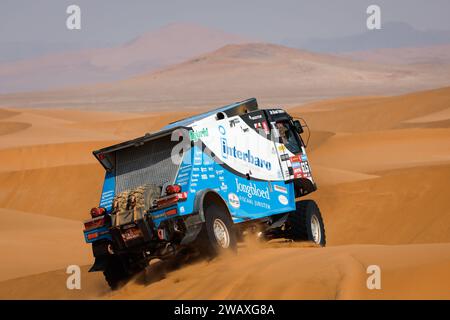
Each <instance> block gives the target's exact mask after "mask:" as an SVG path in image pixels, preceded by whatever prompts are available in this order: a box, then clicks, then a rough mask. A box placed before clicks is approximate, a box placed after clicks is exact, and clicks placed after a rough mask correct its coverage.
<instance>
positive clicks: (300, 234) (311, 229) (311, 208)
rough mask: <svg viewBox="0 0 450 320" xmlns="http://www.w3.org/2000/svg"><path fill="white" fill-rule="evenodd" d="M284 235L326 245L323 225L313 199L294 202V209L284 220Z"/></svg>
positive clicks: (296, 239) (295, 239) (297, 239)
mask: <svg viewBox="0 0 450 320" xmlns="http://www.w3.org/2000/svg"><path fill="white" fill-rule="evenodd" d="M285 236H286V238H288V239H292V240H294V241H312V242H314V243H315V244H317V245H320V246H322V247H324V246H325V245H326V237H325V226H324V223H323V219H322V215H321V214H320V210H319V207H318V206H317V204H316V202H315V201H313V200H303V201H299V202H297V203H296V211H295V212H292V213H290V214H289V216H288V219H287V221H286V230H285Z"/></svg>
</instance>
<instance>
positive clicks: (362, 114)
mask: <svg viewBox="0 0 450 320" xmlns="http://www.w3.org/2000/svg"><path fill="white" fill-rule="evenodd" d="M449 104H450V88H449V87H445V88H440V89H436V90H430V91H424V92H415V93H411V94H406V95H400V96H394V97H385V98H380V97H376V98H370V99H354V98H352V99H340V100H329V101H324V102H319V103H311V104H307V105H304V106H302V107H300V108H291V109H290V110H291V112H292V114H293V115H299V116H302V117H303V118H305V120H307V122H308V124H309V126H310V127H311V128H314V130H325V131H326V130H328V131H332V132H358V131H378V130H384V129H394V128H400V127H402V126H403V122H404V121H406V120H410V119H414V118H417V117H422V116H425V115H429V114H431V113H435V112H439V111H443V110H446V109H448V106H449ZM316 106H319V107H320V108H322V109H321V110H324V108H325V110H324V111H321V112H315V111H313V110H314V109H315V107H316ZM327 108H328V110H327Z"/></svg>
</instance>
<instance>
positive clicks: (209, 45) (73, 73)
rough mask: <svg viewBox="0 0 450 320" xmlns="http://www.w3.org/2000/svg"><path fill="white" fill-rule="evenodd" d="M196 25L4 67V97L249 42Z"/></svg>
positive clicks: (116, 75) (0, 77)
mask: <svg viewBox="0 0 450 320" xmlns="http://www.w3.org/2000/svg"><path fill="white" fill-rule="evenodd" d="M248 41H249V40H248V39H245V38H243V37H240V36H237V35H232V34H227V33H225V32H222V31H218V30H213V29H209V28H206V27H202V26H199V25H196V24H192V23H191V24H190V23H174V24H170V25H168V26H165V27H163V28H161V29H157V30H154V31H150V32H147V33H144V34H143V35H141V36H139V37H137V38H136V39H134V40H132V41H130V42H128V43H125V44H123V45H122V46H117V47H111V48H92V49H84V50H80V51H68V52H63V53H58V54H47V55H44V56H41V57H37V58H29V59H25V60H20V61H17V62H8V63H6V62H5V63H0V93H7V92H18V91H36V90H46V89H53V88H58V87H65V86H70V85H72V86H73V85H81V84H88V83H98V82H109V81H113V80H118V79H124V78H126V77H129V76H132V75H136V74H140V73H144V72H148V71H151V70H155V69H158V68H162V67H165V66H168V65H171V64H174V63H179V62H182V61H184V60H187V59H190V58H192V57H194V56H197V55H199V54H204V53H206V52H209V51H212V50H215V49H218V48H220V47H222V46H224V45H227V44H233V43H243V42H248Z"/></svg>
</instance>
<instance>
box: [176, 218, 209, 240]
mask: <svg viewBox="0 0 450 320" xmlns="http://www.w3.org/2000/svg"><path fill="white" fill-rule="evenodd" d="M184 223H185V226H186V234H185V236H184V237H183V239H182V240H181V243H180V244H181V245H186V244H189V243H191V242H193V241H194V240H195V239H197V236H198V234H199V233H200V231H201V230H202V226H203V221H202V220H201V217H200V215H199V214H195V215H193V216H190V217H188V218H187V219H186V220H185V221H184Z"/></svg>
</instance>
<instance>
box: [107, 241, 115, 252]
mask: <svg viewBox="0 0 450 320" xmlns="http://www.w3.org/2000/svg"><path fill="white" fill-rule="evenodd" d="M106 250H108V253H109V254H114V249H113V247H112V244H111V243H109V244H108V245H107V246H106Z"/></svg>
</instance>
